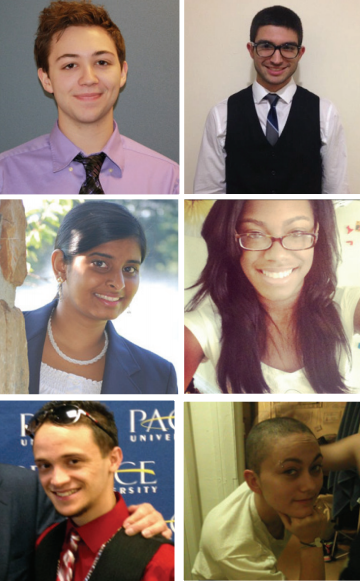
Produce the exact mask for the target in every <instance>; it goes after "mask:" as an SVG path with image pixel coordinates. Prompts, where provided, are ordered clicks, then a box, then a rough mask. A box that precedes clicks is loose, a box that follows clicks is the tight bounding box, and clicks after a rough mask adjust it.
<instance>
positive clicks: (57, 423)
mask: <svg viewBox="0 0 360 581" xmlns="http://www.w3.org/2000/svg"><path fill="white" fill-rule="evenodd" d="M27 434H28V435H30V436H31V437H33V439H34V445H33V451H34V458H35V463H36V465H37V468H38V473H39V478H40V482H41V484H42V486H43V488H44V490H45V493H46V494H47V496H48V497H49V498H50V500H51V501H52V503H53V505H54V507H55V509H56V510H57V512H59V513H60V514H61V515H62V516H64V517H67V519H66V520H65V521H63V522H62V523H60V524H56V525H53V526H51V527H49V528H47V529H46V530H45V531H44V533H43V534H42V535H41V536H40V537H39V539H38V541H37V548H36V555H35V569H36V570H35V578H36V580H37V581H52V580H53V581H60V580H62V579H73V580H74V581H84V580H85V579H89V578H90V577H91V580H92V581H96V579H101V580H104V581H107V580H109V581H110V580H111V581H116V580H117V579H119V580H120V579H121V580H124V579H128V580H132V581H136V579H144V580H145V581H149V580H154V579H158V580H159V581H163V580H164V581H165V580H170V579H173V574H174V571H173V568H174V562H173V557H174V553H173V545H172V543H170V542H169V541H167V540H166V539H164V538H163V537H155V538H153V539H145V538H143V537H142V536H141V535H137V536H135V537H128V536H126V535H125V534H124V528H123V523H124V521H125V520H126V519H127V518H128V516H129V512H128V510H127V508H126V505H125V503H124V501H123V499H122V498H121V496H120V495H119V494H118V493H114V490H113V486H114V475H115V473H116V471H117V470H118V468H119V465H120V463H121V461H122V452H121V449H120V448H119V446H118V436H117V429H116V425H115V421H114V417H113V414H112V413H111V412H109V411H108V410H107V408H106V407H105V406H103V405H102V404H100V403H98V402H50V403H47V404H45V405H44V406H43V407H42V408H41V409H40V410H39V412H37V413H36V414H35V415H34V416H33V418H32V420H31V421H30V423H29V425H28V428H27Z"/></svg>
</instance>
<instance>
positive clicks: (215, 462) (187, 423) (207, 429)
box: [184, 402, 245, 579]
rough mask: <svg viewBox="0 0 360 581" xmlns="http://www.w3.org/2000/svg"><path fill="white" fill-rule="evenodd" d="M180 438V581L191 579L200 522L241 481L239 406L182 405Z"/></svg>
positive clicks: (205, 403) (212, 404)
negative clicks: (181, 471) (182, 428)
mask: <svg viewBox="0 0 360 581" xmlns="http://www.w3.org/2000/svg"><path fill="white" fill-rule="evenodd" d="M184 435H185V437H184V476H185V477H184V487H185V491H184V519H185V526H184V579H192V576H191V567H192V565H193V563H194V560H195V557H196V554H197V551H198V548H199V540H200V532H201V526H202V523H203V521H204V518H205V517H206V515H207V514H208V512H209V511H210V510H211V509H212V508H214V506H216V505H217V504H219V502H221V501H222V500H224V498H226V497H227V496H229V494H231V493H232V492H233V491H234V490H235V488H237V486H239V484H241V482H242V481H243V477H242V474H243V471H244V468H245V463H244V462H245V461H244V430H243V419H242V404H241V403H233V402H229V403H225V402H221V403H218V402H211V403H209V402H204V403H185V404H184ZM237 438H238V439H237Z"/></svg>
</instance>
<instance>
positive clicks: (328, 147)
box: [194, 79, 349, 196]
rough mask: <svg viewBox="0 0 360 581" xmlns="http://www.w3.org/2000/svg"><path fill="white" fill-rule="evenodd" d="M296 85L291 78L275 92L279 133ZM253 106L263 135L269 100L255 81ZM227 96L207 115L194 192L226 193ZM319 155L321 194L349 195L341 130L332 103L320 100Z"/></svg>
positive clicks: (343, 136)
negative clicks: (320, 144) (322, 175)
mask: <svg viewBox="0 0 360 581" xmlns="http://www.w3.org/2000/svg"><path fill="white" fill-rule="evenodd" d="M296 89H297V86H296V84H295V82H294V80H293V79H291V81H290V82H289V83H288V84H287V85H286V86H285V87H283V88H282V89H280V90H279V91H277V93H276V94H277V95H279V96H280V99H279V101H278V103H277V105H276V112H277V117H278V125H279V134H280V135H281V133H282V131H283V129H284V127H285V124H286V121H287V118H288V116H289V113H290V109H291V104H292V100H293V97H294V95H295V92H296ZM252 91H253V98H254V103H255V109H256V112H257V115H258V118H259V122H260V125H261V128H262V130H263V132H264V135H265V134H266V120H267V116H268V113H269V110H270V103H269V101H268V100H267V99H265V96H266V95H267V94H268V93H269V91H268V90H267V89H265V88H264V87H263V86H262V85H260V84H259V83H258V82H257V81H255V83H254V84H253V86H252ZM227 102H228V100H227V99H224V100H223V101H221V102H220V103H218V104H217V105H215V107H213V108H212V109H211V111H210V113H209V115H208V117H207V120H206V124H205V129H204V134H203V139H202V143H201V147H200V153H199V158H198V164H197V168H196V173H195V181H194V194H207V195H210V194H211V195H212V194H213V195H219V194H225V193H226V182H225V158H226V151H225V139H226V127H227ZM320 137H321V143H322V146H321V149H320V154H321V158H322V162H323V172H324V178H323V192H322V193H323V194H329V195H335V196H346V195H348V194H349V186H348V178H347V153H346V143H345V134H344V129H343V126H342V124H341V121H340V118H339V114H338V112H337V110H336V108H335V106H334V105H333V104H332V103H331V102H330V101H328V100H327V99H320Z"/></svg>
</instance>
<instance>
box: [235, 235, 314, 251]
mask: <svg viewBox="0 0 360 581" xmlns="http://www.w3.org/2000/svg"><path fill="white" fill-rule="evenodd" d="M235 239H236V240H239V244H240V246H241V248H243V249H244V250H269V248H271V247H272V245H273V244H274V242H280V244H281V246H282V247H283V248H285V250H295V251H296V250H308V249H309V248H313V247H314V246H315V244H316V242H317V239H318V234H313V233H312V232H291V233H290V234H285V236H282V237H281V238H275V236H270V234H263V233H262V232H248V233H247V234H237V233H235Z"/></svg>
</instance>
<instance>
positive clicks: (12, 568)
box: [0, 464, 58, 581]
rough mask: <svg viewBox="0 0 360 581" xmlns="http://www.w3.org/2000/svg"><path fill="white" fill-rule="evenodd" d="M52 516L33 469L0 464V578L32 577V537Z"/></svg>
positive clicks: (21, 579)
mask: <svg viewBox="0 0 360 581" xmlns="http://www.w3.org/2000/svg"><path fill="white" fill-rule="evenodd" d="M56 519H57V520H58V517H56V513H55V510H54V508H53V506H52V504H51V502H50V500H49V499H48V498H47V496H46V495H45V493H44V491H43V489H42V486H41V484H40V482H39V479H38V477H37V474H36V473H35V472H32V471H31V470H26V469H25V468H20V467H19V466H10V465H7V464H0V580H1V581H34V554H35V542H36V539H37V537H38V535H39V534H40V533H41V532H42V531H43V530H44V529H45V528H46V527H47V526H49V525H50V524H51V523H52V522H54V521H55V520H56Z"/></svg>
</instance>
